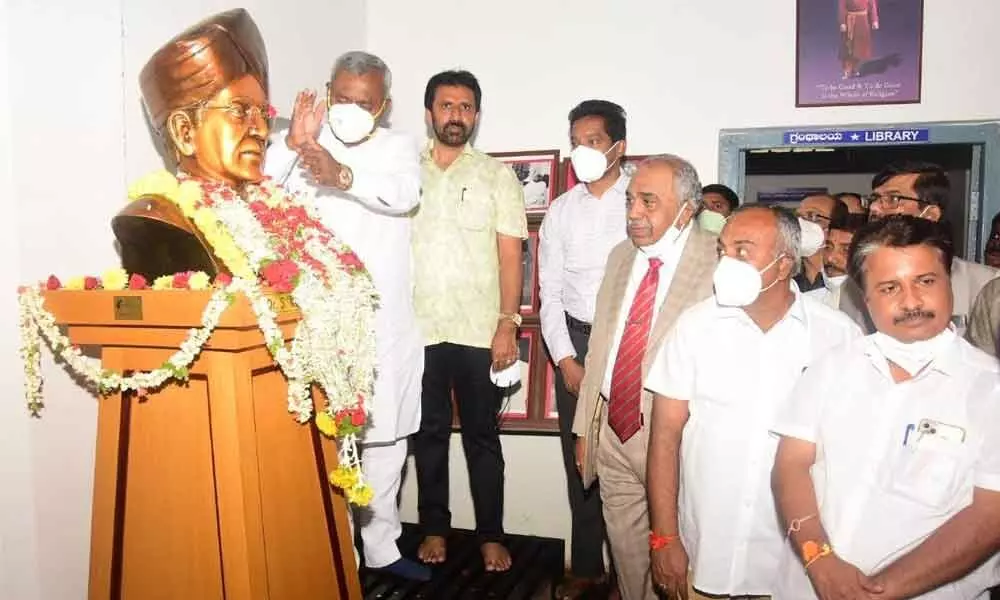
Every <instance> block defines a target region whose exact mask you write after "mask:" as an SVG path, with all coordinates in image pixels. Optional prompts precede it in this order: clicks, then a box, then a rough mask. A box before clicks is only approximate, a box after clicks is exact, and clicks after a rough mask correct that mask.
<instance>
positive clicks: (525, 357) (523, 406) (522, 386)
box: [501, 329, 538, 427]
mask: <svg viewBox="0 0 1000 600" xmlns="http://www.w3.org/2000/svg"><path fill="white" fill-rule="evenodd" d="M537 343H538V331H537V330H530V329H522V330H521V332H520V334H519V335H518V338H517V351H518V358H517V363H518V364H519V365H520V366H521V381H520V382H519V383H517V384H515V385H513V386H511V387H509V388H507V390H506V391H505V392H504V399H503V409H502V410H501V412H502V417H501V419H502V420H507V419H519V420H524V419H527V418H528V414H529V413H528V410H529V405H530V402H531V387H532V386H531V384H532V379H531V371H532V368H531V366H532V364H534V358H535V351H536V350H535V347H536V346H537ZM501 427H503V425H502V424H501Z"/></svg>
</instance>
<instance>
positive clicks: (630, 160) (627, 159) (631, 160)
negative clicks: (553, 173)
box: [561, 154, 652, 192]
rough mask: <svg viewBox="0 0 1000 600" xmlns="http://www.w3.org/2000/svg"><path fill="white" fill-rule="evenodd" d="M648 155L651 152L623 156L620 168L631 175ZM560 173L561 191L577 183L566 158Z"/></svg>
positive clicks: (570, 164) (571, 166) (571, 165)
mask: <svg viewBox="0 0 1000 600" xmlns="http://www.w3.org/2000/svg"><path fill="white" fill-rule="evenodd" d="M650 156H652V154H635V155H626V156H623V157H622V170H623V171H624V172H625V174H626V175H628V176H629V177H631V176H632V174H633V173H635V168H636V167H637V166H638V165H639V163H640V162H642V160H643V159H644V158H649V157H650ZM562 173H563V174H562V178H561V179H562V181H563V186H564V187H563V189H562V191H563V192H565V191H568V190H569V189H570V188H572V187H573V186H574V185H576V184H577V183H579V180H578V179H577V178H576V173H575V172H573V164H572V163H570V161H569V159H568V158H567V159H566V160H564V161H563V165H562Z"/></svg>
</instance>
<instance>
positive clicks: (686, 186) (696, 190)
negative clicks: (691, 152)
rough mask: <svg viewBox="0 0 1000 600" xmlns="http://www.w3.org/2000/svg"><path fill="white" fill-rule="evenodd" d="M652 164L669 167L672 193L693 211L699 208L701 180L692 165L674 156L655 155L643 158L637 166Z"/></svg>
mask: <svg viewBox="0 0 1000 600" xmlns="http://www.w3.org/2000/svg"><path fill="white" fill-rule="evenodd" d="M654 164H655V165H666V166H667V167H670V170H671V171H672V172H673V174H674V193H675V194H677V199H678V200H679V201H680V202H682V203H683V202H687V203H688V204H690V205H691V208H694V209H698V207H700V206H701V180H700V179H698V171H696V170H695V168H694V165H692V164H691V163H690V162H688V161H687V160H685V159H683V158H681V157H679V156H677V155H675V154H656V155H654V156H648V157H646V158H644V159H643V160H642V162H640V163H639V166H640V167H642V166H646V165H654Z"/></svg>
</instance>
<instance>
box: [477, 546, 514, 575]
mask: <svg viewBox="0 0 1000 600" xmlns="http://www.w3.org/2000/svg"><path fill="white" fill-rule="evenodd" d="M479 550H480V551H481V552H482V553H483V562H484V563H486V570H487V571H492V572H502V571H506V570H508V569H510V562H511V561H510V552H507V549H506V548H504V547H503V545H502V544H499V543H497V542H486V543H485V544H483V545H482V546H480V547H479Z"/></svg>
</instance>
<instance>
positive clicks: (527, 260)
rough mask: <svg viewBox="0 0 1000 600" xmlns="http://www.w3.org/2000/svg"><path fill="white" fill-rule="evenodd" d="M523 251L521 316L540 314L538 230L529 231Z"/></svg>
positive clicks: (523, 244)
mask: <svg viewBox="0 0 1000 600" xmlns="http://www.w3.org/2000/svg"><path fill="white" fill-rule="evenodd" d="M521 247H522V253H521V261H522V262H521V272H522V282H521V316H524V317H532V316H536V315H538V310H539V298H538V289H539V288H538V232H537V231H529V232H528V238H527V239H526V240H523V243H522V246H521Z"/></svg>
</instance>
